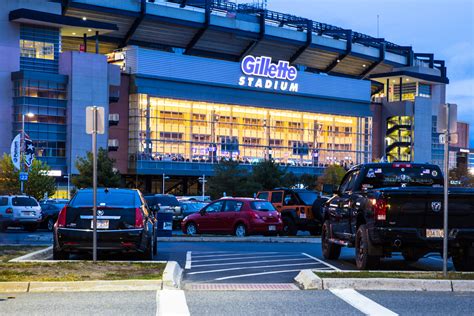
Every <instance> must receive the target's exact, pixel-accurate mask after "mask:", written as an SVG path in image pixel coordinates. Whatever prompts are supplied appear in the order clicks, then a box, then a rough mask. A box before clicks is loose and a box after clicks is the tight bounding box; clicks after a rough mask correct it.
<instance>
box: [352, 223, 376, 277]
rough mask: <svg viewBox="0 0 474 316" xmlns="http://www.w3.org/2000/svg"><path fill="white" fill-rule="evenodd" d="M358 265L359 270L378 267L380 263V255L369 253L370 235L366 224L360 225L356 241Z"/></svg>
mask: <svg viewBox="0 0 474 316" xmlns="http://www.w3.org/2000/svg"><path fill="white" fill-rule="evenodd" d="M355 257H356V266H357V269H359V270H370V269H376V268H377V267H378V265H379V263H380V257H379V256H371V255H369V236H368V233H367V228H366V227H365V225H360V226H359V228H358V229H357V233H356V241H355Z"/></svg>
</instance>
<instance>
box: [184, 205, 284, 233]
mask: <svg viewBox="0 0 474 316" xmlns="http://www.w3.org/2000/svg"><path fill="white" fill-rule="evenodd" d="M181 228H182V230H183V232H184V233H185V234H188V235H194V234H203V233H216V234H234V235H236V236H238V237H243V236H246V235H251V234H264V235H276V234H277V233H279V232H282V230H283V222H282V220H281V216H280V213H278V211H277V210H276V209H275V208H274V207H273V205H272V204H271V203H270V202H267V201H266V200H260V199H252V198H222V199H219V200H217V201H214V202H212V203H211V204H209V205H207V206H206V207H204V208H203V209H201V211H199V212H197V213H194V214H191V215H189V216H186V217H185V218H184V219H183V221H182V222H181Z"/></svg>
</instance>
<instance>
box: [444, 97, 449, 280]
mask: <svg viewBox="0 0 474 316" xmlns="http://www.w3.org/2000/svg"><path fill="white" fill-rule="evenodd" d="M449 114H450V113H449V103H448V104H446V131H445V132H444V186H443V189H444V208H443V209H444V214H443V215H444V221H443V223H444V226H443V275H444V277H447V276H448V185H449Z"/></svg>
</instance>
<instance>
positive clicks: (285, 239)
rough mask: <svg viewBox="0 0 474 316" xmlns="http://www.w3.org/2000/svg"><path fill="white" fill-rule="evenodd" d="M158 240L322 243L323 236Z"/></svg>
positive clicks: (175, 240)
mask: <svg viewBox="0 0 474 316" xmlns="http://www.w3.org/2000/svg"><path fill="white" fill-rule="evenodd" d="M157 240H158V241H169V242H262V243H263V242H268V243H310V244H320V243H321V238H319V237H311V238H292V237H187V236H185V237H158V238H157Z"/></svg>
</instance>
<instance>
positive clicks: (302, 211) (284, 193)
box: [257, 188, 322, 236]
mask: <svg viewBox="0 0 474 316" xmlns="http://www.w3.org/2000/svg"><path fill="white" fill-rule="evenodd" d="M318 196H319V195H318V193H317V192H314V191H310V190H306V189H288V188H276V189H273V190H269V191H260V192H258V194H257V198H259V199H264V200H267V201H269V202H271V203H272V204H273V206H275V208H276V209H277V210H278V212H280V213H281V216H282V218H283V223H284V227H283V230H284V232H285V234H287V235H290V236H295V235H296V234H297V233H298V230H307V231H309V232H310V233H311V235H319V234H320V232H321V224H322V223H321V217H320V214H319V209H318V211H317V212H314V211H313V204H314V201H315V200H316V199H317V198H318Z"/></svg>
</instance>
